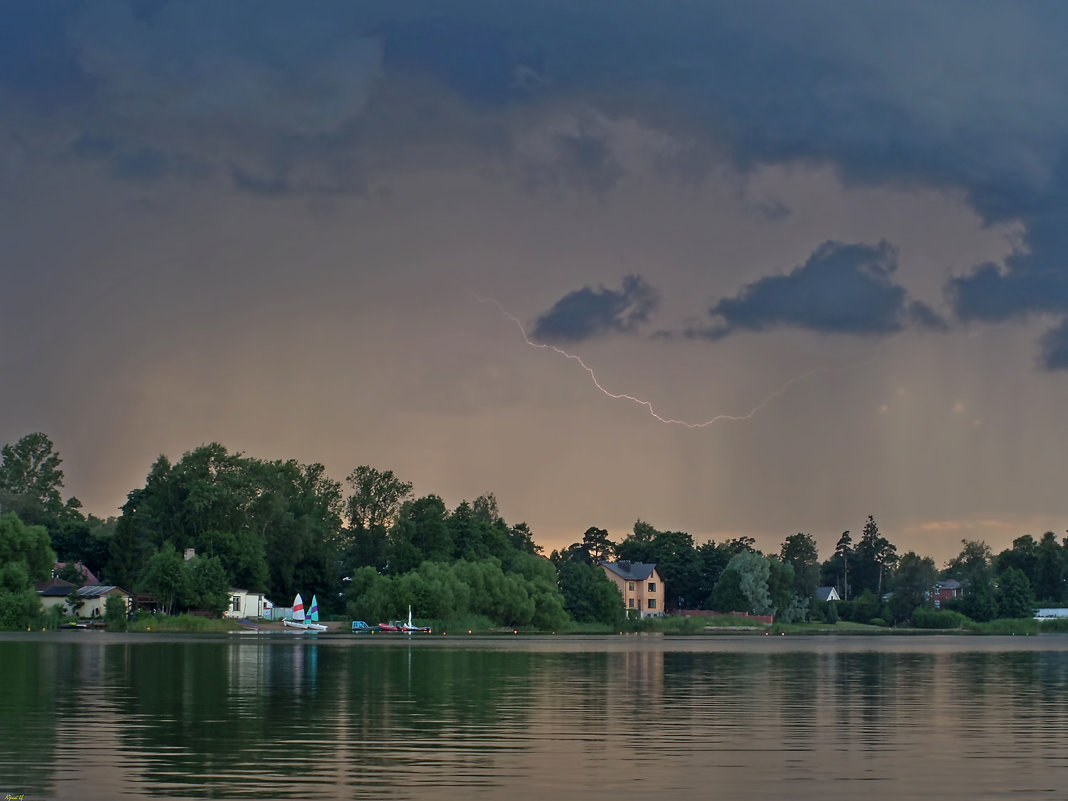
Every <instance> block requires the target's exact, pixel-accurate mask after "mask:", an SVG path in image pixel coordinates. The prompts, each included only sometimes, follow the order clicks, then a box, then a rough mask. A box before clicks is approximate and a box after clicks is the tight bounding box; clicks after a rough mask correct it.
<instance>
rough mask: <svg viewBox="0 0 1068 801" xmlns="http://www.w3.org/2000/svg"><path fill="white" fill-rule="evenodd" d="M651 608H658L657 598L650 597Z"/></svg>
mask: <svg viewBox="0 0 1068 801" xmlns="http://www.w3.org/2000/svg"><path fill="white" fill-rule="evenodd" d="M649 608H650V609H656V598H650V599H649Z"/></svg>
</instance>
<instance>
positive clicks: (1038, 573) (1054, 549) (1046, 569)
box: [1034, 531, 1068, 606]
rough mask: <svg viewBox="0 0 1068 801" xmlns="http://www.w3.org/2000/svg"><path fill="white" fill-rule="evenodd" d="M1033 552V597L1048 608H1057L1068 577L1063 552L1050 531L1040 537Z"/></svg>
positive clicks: (1063, 593)
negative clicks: (1034, 552) (1048, 606)
mask: <svg viewBox="0 0 1068 801" xmlns="http://www.w3.org/2000/svg"><path fill="white" fill-rule="evenodd" d="M1035 550H1036V554H1035V582H1034V589H1035V597H1036V598H1038V599H1040V600H1042V601H1044V602H1045V603H1047V604H1049V605H1050V606H1059V605H1060V604H1061V603H1062V602H1063V601H1064V596H1065V578H1066V576H1068V571H1066V564H1065V550H1064V548H1063V547H1062V546H1061V544H1060V543H1059V542H1057V537H1056V535H1055V534H1054V533H1053V532H1052V531H1047V532H1046V533H1045V534H1043V535H1042V539H1041V540H1039V542H1038V547H1037V548H1036V549H1035Z"/></svg>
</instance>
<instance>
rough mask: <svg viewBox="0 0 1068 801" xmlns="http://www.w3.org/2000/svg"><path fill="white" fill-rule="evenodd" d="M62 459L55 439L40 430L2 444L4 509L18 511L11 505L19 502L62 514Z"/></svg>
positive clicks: (43, 511) (43, 512) (0, 495)
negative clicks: (12, 442) (53, 440)
mask: <svg viewBox="0 0 1068 801" xmlns="http://www.w3.org/2000/svg"><path fill="white" fill-rule="evenodd" d="M62 462H63V460H62V459H60V458H59V454H58V453H56V450H55V446H54V445H53V444H52V440H50V439H49V438H48V437H47V436H46V435H45V434H43V433H41V432H40V431H38V432H36V433H33V434H27V435H26V436H24V437H22V439H20V440H19V441H18V442H16V443H15V444H14V445H4V446H3V447H2V448H0V509H2V510H3V511H15V509H10V508H9V507H12V506H17V507H18V508H19V509H18V510H19V511H24V512H25V511H30V512H34V511H36V512H37V514H38V515H46V516H49V517H58V516H59V515H60V514H61V513H62V511H63V497H62V495H61V494H60V490H61V489H62V487H63V471H62V470H61V469H60V467H59V465H60V464H61V463H62ZM79 505H80V504H79ZM36 516H37V515H35V517H36ZM41 522H43V520H42V521H41Z"/></svg>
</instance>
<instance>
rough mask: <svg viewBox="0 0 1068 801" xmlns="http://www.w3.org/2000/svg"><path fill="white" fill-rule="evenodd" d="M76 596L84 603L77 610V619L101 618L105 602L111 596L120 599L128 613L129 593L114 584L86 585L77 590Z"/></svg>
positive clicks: (129, 604)
mask: <svg viewBox="0 0 1068 801" xmlns="http://www.w3.org/2000/svg"><path fill="white" fill-rule="evenodd" d="M78 595H79V597H81V599H82V600H83V601H85V605H84V606H82V608H81V609H79V610H78V616H79V617H103V616H104V609H105V606H106V604H107V600H108V598H110V597H111V596H112V595H116V596H118V597H119V598H122V600H123V602H124V603H125V604H126V613H127V614H129V613H130V606H131V598H130V593H128V592H126V590H124V589H123V588H122V587H116V586H115V585H114V584H86V585H85V586H84V587H79V588H78Z"/></svg>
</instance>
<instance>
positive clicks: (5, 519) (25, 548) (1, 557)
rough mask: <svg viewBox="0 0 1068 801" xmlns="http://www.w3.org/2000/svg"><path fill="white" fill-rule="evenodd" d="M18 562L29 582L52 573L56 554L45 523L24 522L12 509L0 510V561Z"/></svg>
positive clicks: (41, 578) (39, 579) (4, 562)
mask: <svg viewBox="0 0 1068 801" xmlns="http://www.w3.org/2000/svg"><path fill="white" fill-rule="evenodd" d="M15 562H21V563H22V564H24V565H25V566H26V576H27V579H28V580H29V581H30V582H31V584H32V583H33V582H37V581H45V580H46V579H47V578H48V577H49V576H50V575H51V574H52V566H53V565H54V564H55V562H56V554H55V552H54V551H53V550H52V547H51V543H50V542H49V540H48V532H47V531H46V530H45V528H44V526H27V525H25V524H24V523H23V522H22V520H20V519H19V518H18V517H17V516H16V515H15V514H14V513H12V512H7V513H5V514H0V565H3V564H11V563H15Z"/></svg>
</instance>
